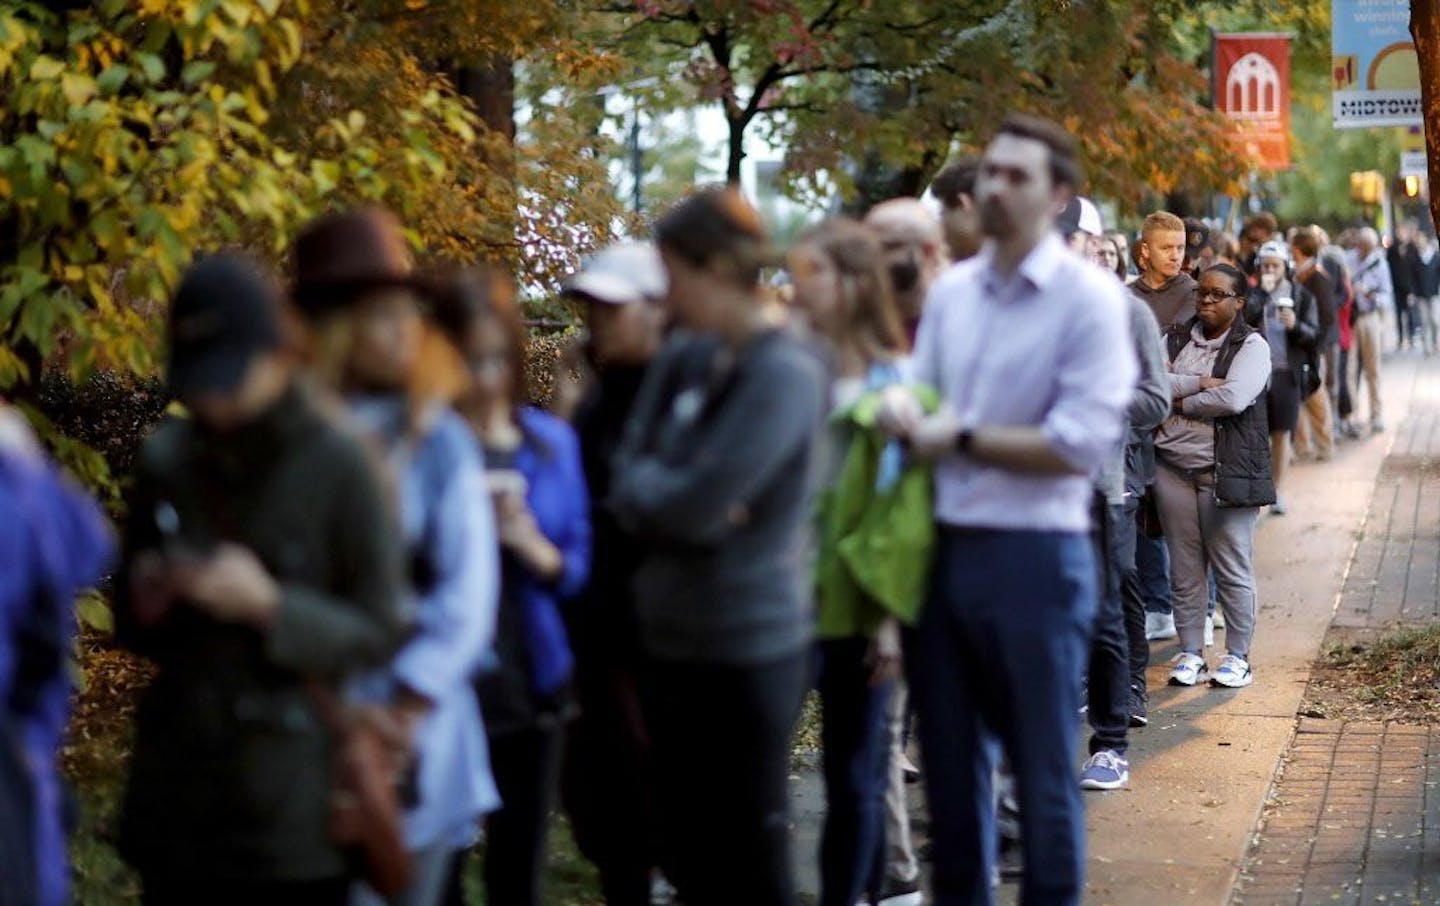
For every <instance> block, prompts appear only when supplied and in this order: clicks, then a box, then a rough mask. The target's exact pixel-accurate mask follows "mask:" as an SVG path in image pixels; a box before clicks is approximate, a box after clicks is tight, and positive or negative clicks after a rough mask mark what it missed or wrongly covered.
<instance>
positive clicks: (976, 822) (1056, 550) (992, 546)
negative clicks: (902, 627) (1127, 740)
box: [907, 528, 1096, 906]
mask: <svg viewBox="0 0 1440 906" xmlns="http://www.w3.org/2000/svg"><path fill="white" fill-rule="evenodd" d="M1095 582H1096V565H1095V554H1094V550H1093V548H1092V546H1091V543H1090V539H1089V538H1088V537H1086V536H1085V535H1084V534H1080V533H1068V532H1023V531H990V530H960V529H945V528H942V530H941V535H940V539H939V544H938V548H937V557H936V563H935V573H934V581H933V587H932V593H931V597H930V600H929V602H928V603H927V605H926V607H925V609H924V612H923V613H922V615H921V618H920V625H919V626H918V627H917V629H916V630H915V631H914V632H913V633H912V634H911V637H910V643H911V644H910V647H909V648H908V649H907V651H908V655H909V656H908V657H907V663H908V664H909V668H910V682H911V688H912V692H913V694H914V695H915V698H916V706H917V711H918V713H919V715H920V722H919V732H920V746H921V749H920V752H921V756H922V757H923V758H924V761H925V764H924V768H925V778H926V786H927V792H928V794H929V797H930V812H931V828H930V830H931V839H932V841H933V846H934V853H935V859H934V862H935V871H934V877H933V882H934V892H935V904H936V906H987V904H990V903H993V902H994V898H993V893H992V891H991V888H990V877H991V869H992V866H993V865H994V864H995V857H996V852H995V850H996V841H997V834H996V829H995V803H994V789H993V774H994V770H995V764H996V757H997V755H998V747H997V745H996V743H997V742H998V743H999V744H1000V745H1003V747H1004V750H1005V753H1006V754H1007V756H1008V758H1009V762H1010V767H1011V769H1012V770H1013V771H1014V774H1015V782H1016V792H1017V796H1018V799H1019V802H1020V811H1021V821H1022V829H1023V833H1024V844H1023V845H1024V851H1025V877H1024V884H1023V888H1022V891H1023V892H1022V899H1021V902H1022V903H1023V904H1025V906H1075V904H1079V902H1080V897H1081V892H1082V891H1083V889H1084V875H1085V812H1084V805H1083V803H1082V802H1081V799H1080V785H1079V783H1078V782H1077V781H1076V778H1075V760H1076V759H1075V755H1076V752H1075V712H1076V711H1077V710H1078V709H1079V707H1080V678H1081V674H1082V673H1083V671H1084V670H1085V667H1086V663H1087V659H1088V655H1089V647H1090V635H1091V631H1092V628H1093V626H1094V621H1095V599H1096V588H1095Z"/></svg>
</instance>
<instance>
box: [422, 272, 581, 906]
mask: <svg viewBox="0 0 1440 906" xmlns="http://www.w3.org/2000/svg"><path fill="white" fill-rule="evenodd" d="M439 314H440V318H441V321H442V323H444V325H445V329H446V332H447V333H448V334H449V335H450V337H451V338H452V339H453V340H454V342H455V344H456V345H457V346H458V347H459V348H460V351H461V353H462V355H463V356H464V358H465V364H466V366H467V367H468V368H469V371H470V374H471V375H472V376H473V381H472V383H471V385H470V389H469V391H468V392H467V393H466V394H465V395H464V396H463V397H462V398H461V399H460V401H459V409H460V412H461V413H462V414H463V415H464V416H465V421H466V422H467V423H468V424H469V427H470V429H471V431H473V432H474V434H475V436H476V437H477V438H479V440H480V444H481V446H482V447H483V448H484V451H485V467H486V479H487V482H488V484H489V491H490V497H491V499H492V500H493V501H494V504H495V516H496V520H497V521H498V524H499V535H500V553H501V577H502V583H501V592H500V621H499V628H498V631H497V633H496V637H495V654H496V656H497V659H498V667H496V668H495V669H492V670H490V671H488V672H487V673H486V674H485V676H484V677H483V678H482V679H481V681H480V706H481V710H482V711H483V712H484V714H485V730H486V732H487V733H488V734H489V737H490V754H491V760H492V763H493V765H494V767H495V782H496V784H497V785H498V786H499V788H500V799H501V806H500V809H499V810H498V811H497V812H495V814H493V815H491V816H490V820H489V821H487V822H486V825H485V890H486V901H487V902H491V903H507V904H509V903H513V904H515V906H534V904H536V903H539V902H540V878H541V874H542V872H543V870H544V866H545V852H546V847H547V843H548V838H549V830H550V813H551V811H552V810H553V809H554V804H555V792H556V788H557V784H558V783H559V779H560V773H559V772H560V752H561V747H562V745H563V743H564V732H565V724H566V722H568V721H569V720H570V718H571V717H572V716H573V714H574V709H575V706H574V700H573V696H572V694H571V680H572V676H573V674H574V669H575V658H574V655H573V654H572V653H571V650H570V640H569V637H568V635H567V633H566V631H565V623H564V619H563V616H562V613H561V610H562V607H563V606H564V605H565V604H567V603H568V602H569V601H570V600H571V599H572V598H574V596H575V595H576V594H577V593H578V592H579V591H580V590H581V589H582V588H583V587H584V585H585V582H586V581H587V580H588V579H589V576H590V494H589V492H588V491H587V490H586V488H585V473H584V470H583V467H582V466H581V463H580V448H579V444H578V442H577V441H576V439H575V432H574V431H573V430H572V429H571V427H570V426H569V425H568V424H566V423H565V422H563V421H561V420H560V419H558V418H556V417H555V416H553V415H551V414H549V413H547V412H542V411H540V410H539V409H535V408H532V407H530V406H526V405H524V398H525V327H524V324H523V323H522V322H521V320H520V309H519V306H517V305H516V304H515V301H514V297H513V295H512V294H511V292H510V291H509V288H508V287H507V286H504V285H503V284H501V283H500V282H499V281H498V280H497V279H496V278H495V277H494V276H493V275H491V274H488V273H486V272H477V273H473V274H465V275H460V276H459V277H457V278H454V279H453V280H452V281H451V283H450V285H449V286H448V287H447V289H446V291H445V292H444V294H443V295H442V298H441V299H440V310H439Z"/></svg>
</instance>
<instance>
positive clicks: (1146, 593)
mask: <svg viewBox="0 0 1440 906" xmlns="http://www.w3.org/2000/svg"><path fill="white" fill-rule="evenodd" d="M1125 583H1126V590H1127V591H1128V592H1129V593H1130V594H1131V595H1132V596H1133V597H1136V598H1139V599H1140V602H1141V603H1142V604H1144V605H1145V612H1146V613H1170V610H1171V607H1170V552H1169V551H1168V550H1166V548H1165V539H1164V538H1151V537H1150V536H1149V535H1147V534H1145V530H1144V529H1142V528H1140V527H1138V526H1137V527H1136V529H1135V571H1134V572H1132V573H1130V574H1129V575H1127V576H1126V577H1125Z"/></svg>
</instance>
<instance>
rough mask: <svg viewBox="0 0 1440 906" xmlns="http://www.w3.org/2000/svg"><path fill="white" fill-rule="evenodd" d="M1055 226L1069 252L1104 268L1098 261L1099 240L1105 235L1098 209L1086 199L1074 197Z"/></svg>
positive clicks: (1101, 262)
mask: <svg viewBox="0 0 1440 906" xmlns="http://www.w3.org/2000/svg"><path fill="white" fill-rule="evenodd" d="M1055 226H1056V228H1058V229H1059V230H1060V235H1061V236H1063V237H1064V238H1065V244H1066V245H1068V246H1070V251H1072V252H1074V253H1075V254H1077V255H1079V256H1080V257H1081V258H1084V259H1085V260H1086V261H1090V262H1092V263H1094V264H1099V265H1100V266H1102V267H1103V266H1104V265H1105V262H1104V261H1102V260H1101V259H1100V240H1101V239H1102V238H1104V235H1105V225H1104V223H1103V222H1102V221H1101V219H1100V209H1099V208H1097V207H1095V202H1093V201H1091V200H1090V199H1088V198H1080V197H1078V196H1077V197H1075V198H1072V199H1070V203H1069V204H1067V205H1066V206H1065V210H1064V211H1062V212H1061V214H1060V216H1059V218H1057V219H1056V221H1055Z"/></svg>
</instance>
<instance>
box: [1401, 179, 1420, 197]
mask: <svg viewBox="0 0 1440 906" xmlns="http://www.w3.org/2000/svg"><path fill="white" fill-rule="evenodd" d="M1400 188H1401V190H1402V191H1403V192H1404V193H1405V197H1406V198H1415V197H1417V196H1419V194H1420V177H1418V176H1407V177H1405V179H1404V180H1402V183H1401V186H1400Z"/></svg>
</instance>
